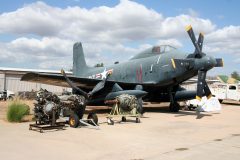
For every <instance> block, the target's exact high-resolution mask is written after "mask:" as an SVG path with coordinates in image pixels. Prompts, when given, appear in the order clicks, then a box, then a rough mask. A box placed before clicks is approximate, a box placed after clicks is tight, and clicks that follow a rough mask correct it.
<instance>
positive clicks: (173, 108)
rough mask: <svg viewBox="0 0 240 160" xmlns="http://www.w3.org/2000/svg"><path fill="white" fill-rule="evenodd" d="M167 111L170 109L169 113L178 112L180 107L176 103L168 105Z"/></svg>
mask: <svg viewBox="0 0 240 160" xmlns="http://www.w3.org/2000/svg"><path fill="white" fill-rule="evenodd" d="M169 109H170V112H178V111H179V109H180V105H179V104H178V103H177V102H174V103H170V105H169Z"/></svg>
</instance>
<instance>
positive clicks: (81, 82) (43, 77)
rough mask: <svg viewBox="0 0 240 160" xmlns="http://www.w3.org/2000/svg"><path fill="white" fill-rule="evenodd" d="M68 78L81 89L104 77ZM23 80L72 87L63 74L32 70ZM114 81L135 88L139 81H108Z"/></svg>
mask: <svg viewBox="0 0 240 160" xmlns="http://www.w3.org/2000/svg"><path fill="white" fill-rule="evenodd" d="M68 78H69V79H70V80H71V81H72V82H73V83H74V84H75V85H76V86H78V87H80V88H81V89H86V90H92V89H93V88H94V87H95V86H96V85H97V83H99V82H100V81H102V79H91V78H82V77H76V76H72V75H68ZM21 81H28V82H35V83H43V84H49V85H55V86H61V87H70V86H69V85H68V83H67V82H66V79H65V78H64V77H63V76H62V75H61V74H49V73H36V72H30V73H27V74H25V75H23V77H22V78H21ZM114 83H118V84H119V85H120V86H121V87H123V88H131V89H133V88H134V87H135V86H136V85H138V84H139V83H128V82H118V81H114V80H108V81H107V82H106V84H107V85H111V84H112V85H113V84H114ZM154 84H155V82H145V83H144V84H140V85H143V86H145V87H149V86H150V87H154Z"/></svg>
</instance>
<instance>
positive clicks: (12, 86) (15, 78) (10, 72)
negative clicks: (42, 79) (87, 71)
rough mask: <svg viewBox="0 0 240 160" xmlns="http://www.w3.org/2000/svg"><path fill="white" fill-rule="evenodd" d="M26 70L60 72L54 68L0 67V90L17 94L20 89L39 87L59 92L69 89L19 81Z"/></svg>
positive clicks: (34, 89) (37, 88)
mask: <svg viewBox="0 0 240 160" xmlns="http://www.w3.org/2000/svg"><path fill="white" fill-rule="evenodd" d="M28 72H40V73H49V74H50V73H55V74H60V71H54V70H33V69H20V68H4V67H0V91H2V90H10V91H13V92H14V93H15V94H17V93H18V92H20V91H38V90H39V89H40V88H43V89H47V90H48V91H51V92H54V93H60V92H63V91H65V90H67V91H71V89H70V88H67V87H59V86H53V85H46V84H41V83H33V82H24V81H20V80H21V77H22V76H23V75H24V74H26V73H28ZM66 73H67V74H68V75H72V72H66Z"/></svg>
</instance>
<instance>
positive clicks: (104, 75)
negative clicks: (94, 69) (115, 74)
mask: <svg viewBox="0 0 240 160" xmlns="http://www.w3.org/2000/svg"><path fill="white" fill-rule="evenodd" d="M107 73H108V71H107V70H106V68H105V69H104V71H103V72H102V73H100V74H101V78H102V79H106V78H107Z"/></svg>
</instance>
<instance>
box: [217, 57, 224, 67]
mask: <svg viewBox="0 0 240 160" xmlns="http://www.w3.org/2000/svg"><path fill="white" fill-rule="evenodd" d="M216 62H217V64H216V65H215V67H223V59H222V58H216Z"/></svg>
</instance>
